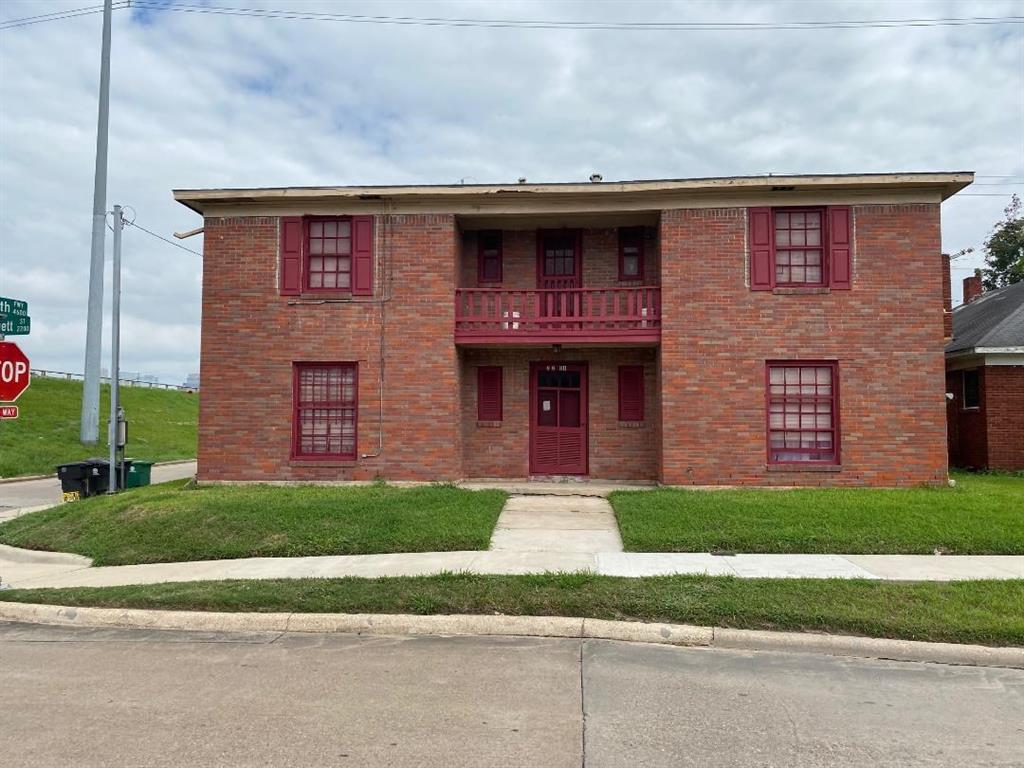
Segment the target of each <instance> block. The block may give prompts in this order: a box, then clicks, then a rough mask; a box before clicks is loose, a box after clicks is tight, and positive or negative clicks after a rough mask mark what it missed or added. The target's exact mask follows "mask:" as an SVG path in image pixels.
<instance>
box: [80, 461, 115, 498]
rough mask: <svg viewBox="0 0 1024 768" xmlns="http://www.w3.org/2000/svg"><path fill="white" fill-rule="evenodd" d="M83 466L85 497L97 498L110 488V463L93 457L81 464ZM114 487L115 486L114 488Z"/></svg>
mask: <svg viewBox="0 0 1024 768" xmlns="http://www.w3.org/2000/svg"><path fill="white" fill-rule="evenodd" d="M82 463H83V464H85V474H86V483H87V487H86V494H85V495H86V496H99V495H100V494H101V493H106V492H107V489H108V488H109V487H110V462H109V461H107V460H106V459H102V458H100V457H99V456H95V457H93V458H91V459H86V460H85V461H83V462H82ZM115 487H116V486H115Z"/></svg>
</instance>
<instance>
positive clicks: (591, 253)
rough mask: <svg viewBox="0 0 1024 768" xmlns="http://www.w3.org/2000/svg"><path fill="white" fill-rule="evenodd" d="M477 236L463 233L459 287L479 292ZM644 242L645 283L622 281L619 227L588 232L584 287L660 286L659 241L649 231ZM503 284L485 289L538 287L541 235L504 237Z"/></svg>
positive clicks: (510, 232)
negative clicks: (620, 275)
mask: <svg viewBox="0 0 1024 768" xmlns="http://www.w3.org/2000/svg"><path fill="white" fill-rule="evenodd" d="M477 235H478V233H477V232H475V231H472V230H469V231H466V232H463V233H462V237H461V249H460V256H459V287H461V288H477V287H480V282H479V281H478V280H477V253H478V245H477V242H478V241H477ZM646 235H647V236H646V238H645V240H644V249H645V251H644V278H645V279H644V281H643V283H640V282H639V281H636V280H623V281H621V282H620V281H619V231H618V229H617V228H615V227H608V228H604V229H584V230H583V235H582V241H583V242H582V252H583V287H584V288H606V287H615V286H624V287H625V286H636V285H641V284H643V285H657V284H658V279H659V275H660V269H661V265H660V263H659V262H660V260H659V248H658V238H657V235H656V233H655V230H654V228H648V230H647V231H646ZM502 278H503V279H502V282H501V285H500V286H499V285H496V284H493V283H487V284H486V285H485V286H484V287H488V288H490V287H494V288H507V289H510V290H524V289H533V288H536V287H537V231H536V230H533V229H507V230H504V231H503V233H502Z"/></svg>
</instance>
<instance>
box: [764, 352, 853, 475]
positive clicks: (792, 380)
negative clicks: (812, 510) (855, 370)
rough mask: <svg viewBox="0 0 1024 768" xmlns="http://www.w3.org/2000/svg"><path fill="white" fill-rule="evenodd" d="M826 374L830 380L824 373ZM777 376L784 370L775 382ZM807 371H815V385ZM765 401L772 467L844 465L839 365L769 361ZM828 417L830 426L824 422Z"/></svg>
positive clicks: (813, 361)
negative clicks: (840, 416)
mask: <svg viewBox="0 0 1024 768" xmlns="http://www.w3.org/2000/svg"><path fill="white" fill-rule="evenodd" d="M826 370H827V371H828V374H827V375H823V374H822V373H819V371H826ZM773 371H782V373H781V374H780V375H777V376H776V377H775V378H776V381H775V382H774V383H773V376H772V373H773ZM788 371H795V372H796V373H795V374H793V373H788ZM807 371H812V372H813V373H812V374H810V375H811V376H813V381H812V380H810V379H809V376H808V373H807ZM780 378H781V381H780V380H778V379H780ZM826 382H827V383H826ZM823 387H824V388H823ZM764 396H765V442H766V445H767V450H768V463H769V464H800V465H805V464H822V465H833V466H834V465H838V464H839V463H840V461H839V459H840V443H841V438H840V422H839V363H838V361H836V360H768V361H766V362H765V366H764ZM773 415H775V416H776V417H777V418H776V419H775V423H774V424H773V419H772V416H773ZM826 415H827V416H828V419H827V423H826V422H825V420H824V419H823V418H822V417H824V416H826ZM826 435H827V436H828V437H827V439H826V437H825V436H826ZM780 441H781V443H780Z"/></svg>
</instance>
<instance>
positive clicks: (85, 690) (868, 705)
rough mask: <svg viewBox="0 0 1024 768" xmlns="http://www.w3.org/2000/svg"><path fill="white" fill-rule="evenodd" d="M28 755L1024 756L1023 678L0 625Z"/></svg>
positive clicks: (602, 762)
mask: <svg viewBox="0 0 1024 768" xmlns="http://www.w3.org/2000/svg"><path fill="white" fill-rule="evenodd" d="M0 725H2V727H0V756H2V759H0V762H2V764H3V765H5V766H8V767H9V768H15V767H16V766H47V767H50V766H56V765H61V766H71V765H73V766H138V765H146V766H248V765H275V766H320V765H334V766H337V765H341V766H344V765H351V766H446V767H449V766H452V767H455V766H530V767H531V768H533V767H534V766H542V767H545V768H546V767H548V766H551V767H552V768H561V767H562V766H581V765H584V766H612V767H614V766H629V768H637V766H947V765H949V766H952V765H956V766H992V767H998V766H1024V671H1020V670H1006V669H992V668H987V669H983V668H972V667H952V666H942V665H936V664H917V663H901V662H888V661H870V660H857V659H849V658H840V657H830V656H823V655H810V654H783V653H746V652H738V651H722V650H711V649H686V648H673V647H666V646H652V645H641V644H626V643H615V642H608V641H592V640H587V641H580V640H568V639H538V638H493V637H481V638H473V637H469V638H467V637H460V638H438V637H358V636H351V635H300V634H294V633H292V634H280V633H273V634H248V635H242V634H212V633H188V632H166V631H164V632H158V631H146V630H98V629H70V628H51V627H44V626H31V625H24V624H0Z"/></svg>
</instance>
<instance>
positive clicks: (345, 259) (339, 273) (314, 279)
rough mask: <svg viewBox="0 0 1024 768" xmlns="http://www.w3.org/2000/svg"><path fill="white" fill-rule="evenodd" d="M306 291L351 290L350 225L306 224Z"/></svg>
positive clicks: (340, 221)
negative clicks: (307, 232) (307, 225)
mask: <svg viewBox="0 0 1024 768" xmlns="http://www.w3.org/2000/svg"><path fill="white" fill-rule="evenodd" d="M307 243H308V251H307V252H308V262H307V265H308V268H307V270H306V288H308V289H309V290H311V291H319V290H325V289H326V290H338V289H341V290H349V289H351V287H352V222H351V221H349V220H348V219H313V220H311V221H310V222H309V235H308V239H307Z"/></svg>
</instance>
